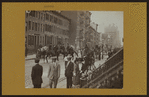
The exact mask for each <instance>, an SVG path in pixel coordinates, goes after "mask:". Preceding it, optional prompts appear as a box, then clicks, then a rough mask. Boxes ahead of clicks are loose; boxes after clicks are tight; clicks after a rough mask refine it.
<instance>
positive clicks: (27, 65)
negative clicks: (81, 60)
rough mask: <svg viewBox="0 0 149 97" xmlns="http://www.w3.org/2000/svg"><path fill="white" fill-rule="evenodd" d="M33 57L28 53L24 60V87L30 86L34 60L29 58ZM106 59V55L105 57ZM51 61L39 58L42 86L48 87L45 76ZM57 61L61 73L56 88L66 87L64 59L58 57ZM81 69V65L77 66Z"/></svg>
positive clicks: (99, 62)
mask: <svg viewBox="0 0 149 97" xmlns="http://www.w3.org/2000/svg"><path fill="white" fill-rule="evenodd" d="M33 58H35V55H30V56H28V57H27V58H26V61H25V88H32V87H33V85H32V81H31V69H32V67H33V66H34V65H35V62H34V60H30V59H33ZM105 59H106V57H105ZM105 59H103V60H101V61H99V60H96V62H95V66H96V67H98V66H99V64H102V63H104V61H105ZM51 62H52V60H51V59H49V63H44V61H43V60H40V62H39V64H40V65H42V66H43V75H42V79H43V83H42V88H49V85H48V83H49V79H48V78H47V74H48V68H49V65H50V63H51ZM58 63H59V64H60V66H61V69H60V70H61V73H60V79H59V83H58V85H57V88H66V80H64V78H65V76H64V71H65V66H64V60H63V56H60V57H59V61H58ZM79 67H80V69H81V65H80V66H79Z"/></svg>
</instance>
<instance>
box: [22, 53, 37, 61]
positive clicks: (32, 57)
mask: <svg viewBox="0 0 149 97" xmlns="http://www.w3.org/2000/svg"><path fill="white" fill-rule="evenodd" d="M35 58H36V54H33V55H27V57H25V60H32V59H35Z"/></svg>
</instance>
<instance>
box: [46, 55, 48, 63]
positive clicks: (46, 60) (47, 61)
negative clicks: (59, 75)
mask: <svg viewBox="0 0 149 97" xmlns="http://www.w3.org/2000/svg"><path fill="white" fill-rule="evenodd" d="M45 59H46V61H47V63H48V54H47V55H46V58H45Z"/></svg>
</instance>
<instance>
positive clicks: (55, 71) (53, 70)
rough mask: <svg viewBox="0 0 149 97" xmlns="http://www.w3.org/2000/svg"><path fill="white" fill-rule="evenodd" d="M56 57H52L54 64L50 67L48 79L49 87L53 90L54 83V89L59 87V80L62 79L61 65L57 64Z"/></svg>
mask: <svg viewBox="0 0 149 97" xmlns="http://www.w3.org/2000/svg"><path fill="white" fill-rule="evenodd" d="M56 59H57V58H56V57H52V60H53V63H52V64H50V66H49V72H48V78H49V85H50V88H52V83H53V82H54V88H56V86H57V82H58V79H59V77H60V65H59V64H58V63H56Z"/></svg>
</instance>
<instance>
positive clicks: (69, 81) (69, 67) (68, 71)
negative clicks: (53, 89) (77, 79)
mask: <svg viewBox="0 0 149 97" xmlns="http://www.w3.org/2000/svg"><path fill="white" fill-rule="evenodd" d="M71 58H72V56H71V55H70V54H69V55H68V56H67V59H68V62H67V64H66V69H65V76H66V78H67V88H71V87H72V77H73V70H74V64H73V63H72V62H71Z"/></svg>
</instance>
